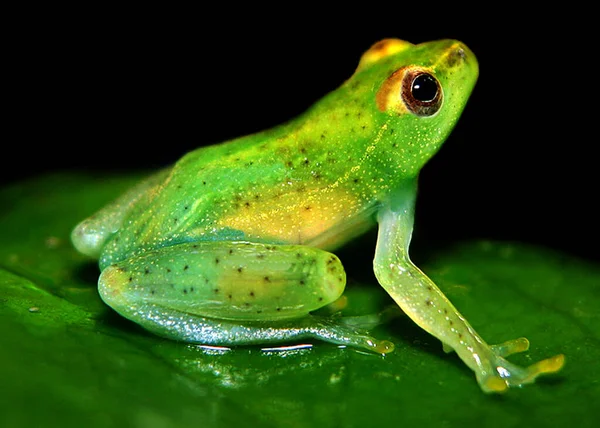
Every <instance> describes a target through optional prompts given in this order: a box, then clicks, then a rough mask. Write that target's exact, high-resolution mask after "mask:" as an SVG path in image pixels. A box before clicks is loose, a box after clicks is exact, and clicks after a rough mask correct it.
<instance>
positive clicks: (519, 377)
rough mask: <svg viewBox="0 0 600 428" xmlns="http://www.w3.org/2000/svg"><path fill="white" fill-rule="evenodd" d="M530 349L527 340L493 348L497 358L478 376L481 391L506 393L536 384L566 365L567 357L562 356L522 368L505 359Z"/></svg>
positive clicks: (522, 339)
mask: <svg viewBox="0 0 600 428" xmlns="http://www.w3.org/2000/svg"><path fill="white" fill-rule="evenodd" d="M528 347H529V342H528V341H527V339H525V338H521V339H516V340H514V341H510V342H506V343H503V344H501V345H496V346H494V347H492V350H494V351H496V350H498V352H497V353H496V354H495V358H493V360H492V361H490V364H489V367H488V368H487V369H485V370H482V371H481V372H480V373H479V374H478V375H477V381H478V382H479V385H480V386H481V389H483V391H485V392H504V391H506V390H507V389H508V388H512V387H521V386H523V385H526V384H529V383H533V382H535V380H536V378H537V377H538V376H541V375H544V374H550V373H555V372H557V371H559V370H560V369H561V368H562V367H563V366H564V364H565V356H564V355H562V354H559V355H555V356H554V357H551V358H547V359H545V360H541V361H538V362H537V363H534V364H532V365H530V366H529V367H520V366H518V365H516V364H513V363H510V362H508V361H506V360H505V359H504V358H503V356H506V355H511V354H513V353H515V352H522V351H524V350H526V349H527V348H528Z"/></svg>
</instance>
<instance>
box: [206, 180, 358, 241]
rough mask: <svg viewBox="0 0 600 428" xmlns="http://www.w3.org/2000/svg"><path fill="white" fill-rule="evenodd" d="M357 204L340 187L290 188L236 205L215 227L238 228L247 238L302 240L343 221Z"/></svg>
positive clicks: (307, 239) (306, 239)
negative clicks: (257, 201)
mask: <svg viewBox="0 0 600 428" xmlns="http://www.w3.org/2000/svg"><path fill="white" fill-rule="evenodd" d="M357 207H358V200H357V198H356V197H355V196H354V195H351V194H350V193H347V192H346V191H345V190H343V189H340V188H336V189H333V188H329V189H318V190H313V191H308V192H303V193H300V194H299V193H297V192H294V191H290V192H289V193H285V194H282V195H279V196H277V197H274V196H271V197H269V196H265V197H263V198H261V202H260V203H256V204H252V205H251V206H249V207H246V206H243V207H240V208H239V209H237V210H235V211H234V212H232V213H231V214H230V215H228V216H226V217H224V218H222V219H221V220H220V221H219V223H218V225H217V226H218V227H227V228H232V229H237V230H241V231H243V232H244V233H245V234H246V236H247V237H256V238H271V239H276V240H281V241H284V242H287V243H304V242H307V241H310V240H311V239H313V238H315V237H317V236H319V235H321V234H322V233H324V232H326V231H328V230H329V229H331V228H333V227H335V226H336V225H338V224H341V223H343V222H344V220H345V219H346V218H347V217H348V213H352V212H353V211H354V210H355V209H356V208H357Z"/></svg>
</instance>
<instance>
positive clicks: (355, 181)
mask: <svg viewBox="0 0 600 428" xmlns="http://www.w3.org/2000/svg"><path fill="white" fill-rule="evenodd" d="M359 181H360V179H359V178H355V179H354V180H352V182H353V183H354V184H356V183H358V182H359Z"/></svg>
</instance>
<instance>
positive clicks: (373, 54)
mask: <svg viewBox="0 0 600 428" xmlns="http://www.w3.org/2000/svg"><path fill="white" fill-rule="evenodd" d="M411 46H414V45H413V44H412V43H409V42H406V41H404V40H400V39H383V40H380V41H379V42H377V43H375V44H374V45H373V46H371V47H370V48H369V50H367V51H366V52H365V53H364V54H363V55H362V57H361V58H360V62H359V63H358V67H357V68H356V71H360V70H363V69H364V68H366V67H368V66H370V65H371V64H374V63H376V62H378V61H379V60H381V59H382V58H385V57H387V56H390V55H393V54H396V53H398V52H401V51H403V50H405V49H408V48H410V47H411Z"/></svg>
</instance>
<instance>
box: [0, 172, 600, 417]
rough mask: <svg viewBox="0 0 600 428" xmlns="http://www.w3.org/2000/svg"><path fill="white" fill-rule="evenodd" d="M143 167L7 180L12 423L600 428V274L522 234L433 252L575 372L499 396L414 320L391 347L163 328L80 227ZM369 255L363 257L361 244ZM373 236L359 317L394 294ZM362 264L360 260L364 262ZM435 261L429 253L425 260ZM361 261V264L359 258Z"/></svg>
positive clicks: (384, 329) (537, 350)
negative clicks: (286, 342) (105, 287)
mask: <svg viewBox="0 0 600 428" xmlns="http://www.w3.org/2000/svg"><path fill="white" fill-rule="evenodd" d="M136 178H137V177H134V176H127V177H107V176H100V177H93V176H87V175H74V174H65V175H53V176H47V177H43V178H40V179H37V180H32V181H28V182H23V183H19V184H16V185H13V186H10V187H7V188H5V189H3V190H1V191H0V203H1V206H2V207H3V212H2V213H0V237H1V238H0V239H1V241H0V243H1V246H0V267H1V269H0V337H1V339H0V382H1V389H0V422H1V425H2V426H3V427H25V426H27V427H29V426H76V427H80V426H86V427H109V426H110V427H119V426H144V427H145V426H149V427H171V426H194V427H196V426H202V427H212V426H267V427H269V426H273V427H313V426H319V427H338V426H344V427H353V426H356V427H359V426H360V427H363V426H427V425H436V426H438V425H443V426H458V425H460V426H465V425H469V424H473V425H474V424H482V425H485V426H491V427H495V426H498V427H512V426H549V425H552V426H558V425H566V424H573V425H577V426H592V425H593V420H594V419H593V418H594V417H595V413H594V412H595V408H596V407H597V406H598V404H600V364H599V363H598V361H600V340H599V339H600V338H599V334H600V333H599V332H600V319H599V310H598V309H599V308H600V287H599V285H600V269H599V268H598V266H595V265H592V264H591V263H589V262H584V261H582V260H577V259H574V258H572V257H569V256H566V255H562V254H558V253H555V252H551V251H548V250H546V249H542V248H534V247H528V246H523V245H518V244H511V243H498V242H470V243H463V244H459V245H456V246H453V247H451V248H436V249H427V252H423V254H424V256H425V255H426V258H425V257H422V260H420V263H418V264H419V265H420V266H421V268H422V269H423V270H424V271H425V272H427V273H428V274H429V275H430V276H431V277H432V279H433V280H434V281H436V283H437V284H438V285H439V286H440V287H441V288H442V290H443V291H444V292H445V293H446V294H447V295H448V297H449V298H450V299H451V300H452V301H453V302H454V304H455V305H456V306H457V307H458V308H459V309H460V310H461V312H462V313H463V315H465V316H466V318H467V319H469V320H470V322H471V324H472V325H473V326H474V327H475V328H476V329H477V330H478V332H479V333H480V334H481V335H482V336H483V337H484V338H485V339H486V340H488V341H489V342H491V343H499V342H502V341H504V340H507V339H514V338H517V337H520V336H526V337H527V338H528V339H529V340H530V341H531V350H530V351H529V352H527V353H524V354H520V355H515V356H512V357H511V360H512V361H515V362H516V363H520V364H523V365H527V364H529V363H532V362H534V361H537V360H540V359H543V358H546V357H550V356H552V355H555V354H558V353H564V354H565V355H566V358H567V363H566V366H565V368H564V369H563V371H562V372H560V373H559V374H557V375H554V376H548V377H545V378H542V379H539V380H538V382H537V383H536V384H533V385H529V386H527V387H525V388H522V389H516V390H510V391H509V392H508V393H507V394H505V395H502V396H495V395H485V394H484V393H482V392H481V390H480V389H479V386H478V385H477V382H476V381H475V378H474V375H473V374H472V373H471V372H470V371H469V370H468V369H467V368H466V367H465V366H464V364H463V363H462V362H461V361H460V360H459V359H458V358H457V357H456V355H454V354H449V355H447V354H444V353H443V352H442V350H441V345H440V344H439V342H438V341H437V340H436V339H434V338H433V337H431V336H429V335H427V334H426V333H424V332H423V331H421V330H420V329H419V328H417V327H416V326H415V325H414V324H413V323H412V322H411V321H410V320H409V319H408V318H406V317H400V318H398V319H396V320H395V321H393V322H391V323H389V324H388V325H385V326H380V327H378V328H377V329H376V330H375V331H374V332H373V334H374V335H376V336H378V337H381V338H383V339H388V340H392V341H393V342H394V343H395V344H396V351H395V352H393V353H391V354H389V355H387V356H385V357H382V356H379V355H373V354H367V353H364V352H361V351H357V350H354V349H349V348H338V347H336V346H333V345H330V344H326V343H321V342H315V343H312V344H307V345H312V346H304V347H303V346H297V347H288V348H283V347H282V348H281V349H279V350H264V349H262V350H261V349H260V348H259V347H244V348H237V349H233V350H223V349H212V348H207V347H201V346H196V345H190V344H185V343H178V342H174V341H169V340H165V339H161V338H158V337H155V336H153V335H151V334H149V333H147V332H145V331H144V330H142V329H141V328H139V327H137V326H136V325H134V324H133V323H131V322H129V321H127V320H124V319H122V318H121V317H119V316H118V315H117V314H115V313H114V312H113V311H112V310H111V309H110V308H108V307H106V306H105V305H104V304H103V302H102V301H101V300H100V299H99V297H98V294H97V292H96V280H97V276H98V273H99V272H98V269H97V266H96V264H95V262H94V261H91V260H89V259H87V258H86V257H85V256H82V255H80V254H78V253H77V252H76V251H75V250H74V249H73V248H72V246H71V244H70V241H69V234H70V231H71V229H72V228H73V226H74V225H75V224H76V223H77V222H78V221H79V220H81V219H83V218H85V217H86V216H88V215H90V214H92V213H93V211H94V210H96V209H97V208H99V207H101V206H102V205H103V204H104V203H106V202H108V201H109V200H110V199H112V198H113V197H115V196H116V195H117V194H118V193H119V192H120V191H122V190H123V189H125V188H126V187H127V186H128V185H130V184H131V183H133V182H134V180H135V179H136ZM357 254H358V255H359V256H360V258H361V259H362V258H363V257H364V259H365V260H359V259H354V260H351V258H352V256H353V255H357ZM364 254H365V251H361V250H360V247H357V246H354V247H350V248H349V249H348V250H346V251H345V252H343V253H342V254H341V256H342V261H346V265H347V266H348V270H349V275H350V277H351V278H352V275H353V274H354V277H355V278H361V279H362V280H361V281H358V282H357V281H351V282H350V284H349V286H348V289H347V295H348V296H349V297H348V301H349V312H351V311H352V310H354V311H355V312H358V313H361V312H365V311H367V312H369V311H375V310H379V309H381V308H383V307H384V306H386V305H387V304H389V303H390V300H389V298H387V296H386V295H385V293H384V292H383V291H382V290H381V289H380V288H379V287H377V285H376V282H375V281H374V279H373V278H372V276H370V274H369V275H365V274H364V273H362V270H363V269H364V270H368V267H369V263H370V259H371V258H372V252H369V253H368V254H369V255H368V257H367V256H365V255H364ZM350 261H351V262H350ZM417 261H418V262H419V260H417ZM355 264H356V265H360V266H359V267H354V265H355Z"/></svg>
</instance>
